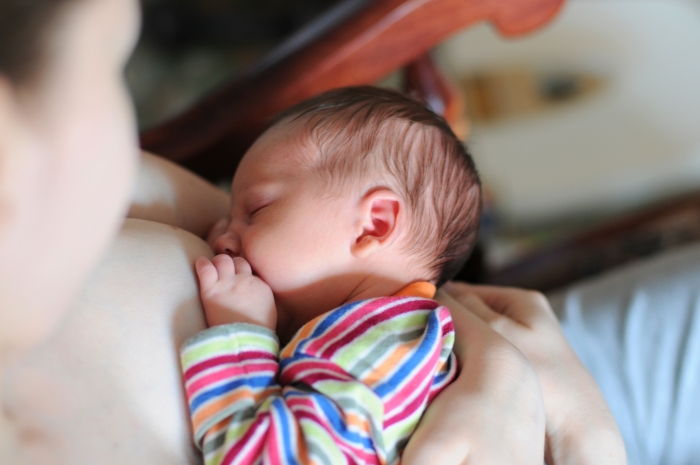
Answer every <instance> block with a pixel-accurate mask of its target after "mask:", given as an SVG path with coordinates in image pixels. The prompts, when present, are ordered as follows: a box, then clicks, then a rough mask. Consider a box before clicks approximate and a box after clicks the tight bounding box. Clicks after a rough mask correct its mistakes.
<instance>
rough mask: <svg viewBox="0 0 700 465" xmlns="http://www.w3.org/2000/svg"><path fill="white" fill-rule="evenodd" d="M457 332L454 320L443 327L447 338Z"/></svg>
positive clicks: (443, 333)
mask: <svg viewBox="0 0 700 465" xmlns="http://www.w3.org/2000/svg"><path fill="white" fill-rule="evenodd" d="M454 331H455V325H454V323H452V320H450V321H448V322H447V323H444V324H443V325H442V335H443V337H444V336H447V335H448V334H450V333H454Z"/></svg>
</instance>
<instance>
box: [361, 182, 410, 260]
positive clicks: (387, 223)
mask: <svg viewBox="0 0 700 465" xmlns="http://www.w3.org/2000/svg"><path fill="white" fill-rule="evenodd" d="M358 209H359V210H358V213H359V221H358V223H357V225H358V227H357V235H356V238H355V243H354V244H353V246H352V253H353V255H355V256H356V257H359V258H364V257H367V256H369V255H371V254H373V253H374V252H377V251H379V250H381V249H384V248H386V247H387V246H389V245H391V244H392V243H393V242H394V241H395V240H396V238H397V237H398V235H399V232H400V225H401V224H402V221H403V217H404V202H403V199H402V198H401V197H400V196H399V195H397V194H396V193H395V192H393V191H392V190H390V189H386V188H380V189H375V190H372V191H370V192H368V193H367V194H365V195H364V196H363V197H362V199H360V203H359V204H358Z"/></svg>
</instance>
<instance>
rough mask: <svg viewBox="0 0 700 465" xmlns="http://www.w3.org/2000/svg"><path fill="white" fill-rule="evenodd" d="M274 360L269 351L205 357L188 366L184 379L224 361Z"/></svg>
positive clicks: (222, 363) (275, 358)
mask: <svg viewBox="0 0 700 465" xmlns="http://www.w3.org/2000/svg"><path fill="white" fill-rule="evenodd" d="M257 359H260V360H274V361H277V357H275V354H273V353H270V352H262V351H252V350H251V351H246V352H241V353H238V354H231V355H222V356H219V357H212V358H208V359H205V360H203V361H201V362H198V363H195V364H194V365H192V366H191V367H189V368H188V369H187V370H186V371H185V375H184V376H185V381H188V380H189V379H190V378H192V377H193V376H195V375H196V374H198V373H201V372H202V371H204V370H208V369H209V368H211V367H213V366H216V365H224V364H226V363H239V362H244V361H247V360H257Z"/></svg>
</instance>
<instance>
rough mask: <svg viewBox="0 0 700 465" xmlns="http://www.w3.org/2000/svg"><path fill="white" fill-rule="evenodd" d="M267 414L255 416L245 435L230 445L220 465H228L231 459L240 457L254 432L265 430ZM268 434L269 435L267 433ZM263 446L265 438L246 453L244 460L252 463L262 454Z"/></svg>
mask: <svg viewBox="0 0 700 465" xmlns="http://www.w3.org/2000/svg"><path fill="white" fill-rule="evenodd" d="M269 415H270V414H269V413H268V412H259V413H258V414H257V418H256V419H255V421H254V422H253V423H251V425H250V427H249V428H248V431H246V432H245V434H244V435H243V436H242V437H241V438H240V439H239V440H238V441H236V442H234V443H233V444H232V445H231V448H230V449H229V450H228V452H226V454H225V455H224V458H223V459H222V460H221V463H222V465H224V464H226V465H228V464H230V463H231V462H233V459H235V458H236V457H237V456H238V455H240V453H241V451H242V450H243V447H245V446H246V445H247V444H248V443H249V441H250V438H251V437H253V435H254V434H255V432H256V431H257V430H258V428H267V427H268V426H269V419H268V417H269ZM268 434H269V433H268ZM264 445H265V436H263V437H262V438H261V440H259V441H258V442H257V443H256V444H255V446H254V447H253V448H252V449H251V450H250V452H248V454H246V455H245V459H246V461H247V462H249V463H253V462H254V461H255V459H256V458H257V457H259V456H260V454H262V450H263V446H264Z"/></svg>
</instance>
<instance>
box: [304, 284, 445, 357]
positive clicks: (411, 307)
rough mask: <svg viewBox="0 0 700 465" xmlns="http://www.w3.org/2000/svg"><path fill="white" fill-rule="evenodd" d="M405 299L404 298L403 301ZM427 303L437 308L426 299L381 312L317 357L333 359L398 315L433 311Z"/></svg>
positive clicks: (404, 303) (401, 304) (403, 303)
mask: <svg viewBox="0 0 700 465" xmlns="http://www.w3.org/2000/svg"><path fill="white" fill-rule="evenodd" d="M397 299H398V298H396V297H394V298H392V300H397ZM403 299H405V298H402V300H403ZM427 303H432V305H431V306H430V307H433V308H435V306H436V305H437V303H436V302H434V301H432V300H426V299H419V300H412V301H408V302H402V303H400V304H399V305H396V306H394V307H391V308H388V309H386V310H384V311H382V312H380V313H379V314H377V315H374V316H372V317H370V318H368V319H367V320H366V321H364V322H363V323H362V324H361V325H359V326H358V327H356V328H355V329H353V330H352V331H350V332H349V333H348V334H346V335H345V336H343V338H342V339H340V340H338V341H336V342H334V343H333V344H331V345H330V346H329V347H328V348H327V349H326V350H324V351H323V353H319V354H317V355H316V356H318V357H323V358H331V357H333V355H334V354H335V352H337V351H338V350H339V349H341V348H343V347H345V346H346V345H348V344H351V343H352V342H353V340H354V339H355V338H357V337H358V336H360V335H361V334H364V333H366V332H367V331H368V330H369V329H370V328H371V327H373V326H376V325H378V324H380V323H382V322H384V321H386V320H389V319H391V318H394V317H396V316H397V315H401V314H404V313H409V312H412V311H416V310H432V308H430V307H429V306H428V305H426V304H427Z"/></svg>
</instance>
